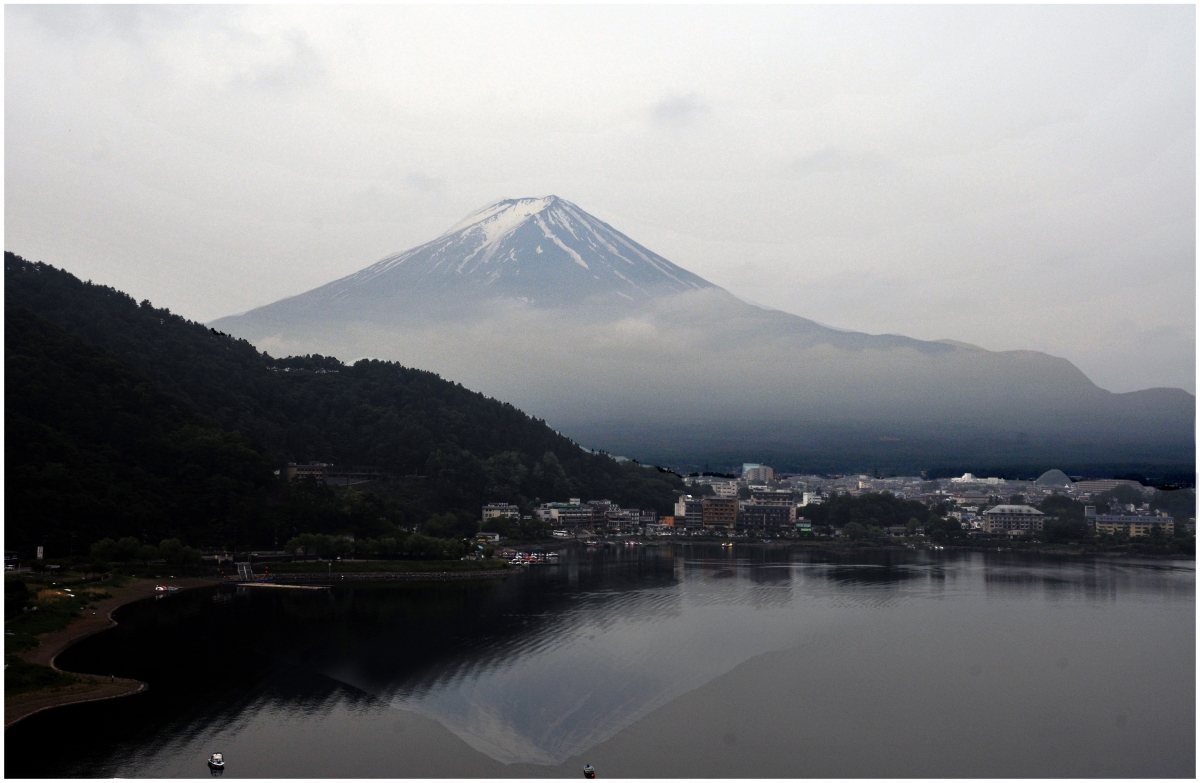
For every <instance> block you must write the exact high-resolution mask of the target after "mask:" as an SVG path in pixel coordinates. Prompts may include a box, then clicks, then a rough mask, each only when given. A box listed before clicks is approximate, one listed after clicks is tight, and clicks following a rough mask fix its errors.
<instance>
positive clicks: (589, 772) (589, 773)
mask: <svg viewBox="0 0 1200 783" xmlns="http://www.w3.org/2000/svg"><path fill="white" fill-rule="evenodd" d="M583 776H584V777H585V778H594V777H596V768H595V767H593V766H592V765H591V764H584V765H583Z"/></svg>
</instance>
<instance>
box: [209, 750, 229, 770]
mask: <svg viewBox="0 0 1200 783" xmlns="http://www.w3.org/2000/svg"><path fill="white" fill-rule="evenodd" d="M208 767H209V769H225V756H223V755H222V754H220V753H214V754H212V755H211V756H209V757H208Z"/></svg>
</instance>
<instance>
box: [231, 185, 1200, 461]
mask: <svg viewBox="0 0 1200 783" xmlns="http://www.w3.org/2000/svg"><path fill="white" fill-rule="evenodd" d="M212 325H213V326H214V327H216V328H218V329H220V330H222V331H226V332H230V333H232V334H234V335H237V336H239V337H245V338H246V339H248V340H250V341H251V342H253V343H255V344H256V345H257V346H258V347H259V348H260V349H262V350H266V351H269V352H271V353H274V354H279V355H285V354H301V353H321V354H326V355H332V356H336V357H338V358H340V359H343V360H345V361H352V360H354V359H356V358H360V357H372V358H379V359H390V360H395V361H400V362H402V363H404V364H407V365H409V366H412V367H417V368H421V369H426V370H432V371H434V372H437V373H439V374H441V375H443V376H445V377H447V378H450V379H452V380H456V381H459V382H461V383H462V384H463V385H465V386H468V387H471V388H474V389H477V390H479V391H482V392H484V393H486V394H489V395H491V396H494V397H497V398H499V399H503V400H506V401H508V402H511V403H513V404H514V405H517V406H518V407H521V408H522V409H524V410H526V411H528V412H529V413H532V414H534V415H537V416H540V417H542V418H544V419H546V420H547V421H549V422H550V423H551V424H553V425H554V426H556V427H557V428H558V429H560V430H561V431H563V432H564V433H566V434H568V435H571V436H572V437H574V438H575V439H576V440H577V441H579V442H582V443H587V444H588V445H590V446H595V447H597V448H603V449H606V450H609V451H614V452H618V453H625V454H630V455H631V456H635V457H638V458H639V459H654V460H658V461H663V462H670V463H671V464H675V465H680V466H697V465H702V464H703V463H704V462H710V463H712V464H713V465H721V464H734V463H737V462H740V461H742V459H743V458H745V459H750V458H752V457H756V458H758V461H762V460H774V461H775V462H776V463H777V464H778V465H779V466H781V467H794V468H802V467H803V468H807V469H813V470H849V469H856V470H859V469H871V468H874V469H892V470H913V469H919V468H922V467H936V466H937V464H940V463H944V464H946V465H961V464H971V465H974V466H978V467H979V468H984V467H990V466H996V467H1015V466H1029V467H1031V468H1034V467H1037V466H1042V465H1049V466H1053V465H1055V464H1057V465H1060V466H1066V465H1075V466H1084V465H1091V466H1105V465H1107V466H1112V465H1118V466H1122V467H1124V468H1126V469H1129V468H1130V467H1132V466H1142V467H1143V468H1145V467H1146V466H1149V467H1153V466H1156V465H1171V466H1176V467H1177V466H1180V465H1183V466H1188V465H1192V464H1194V441H1193V433H1194V416H1195V398H1194V397H1193V396H1192V395H1190V394H1188V393H1187V392H1185V391H1183V390H1180V389H1148V390H1145V391H1141V392H1132V393H1128V394H1114V393H1111V392H1108V391H1105V390H1103V389H1100V388H1099V387H1097V386H1096V385H1095V384H1093V383H1092V382H1091V381H1090V380H1089V379H1088V378H1087V376H1085V375H1084V374H1083V373H1082V372H1081V371H1079V369H1078V368H1076V367H1075V366H1074V365H1072V364H1071V363H1070V362H1068V361H1067V360H1065V359H1061V358H1057V357H1053V356H1049V355H1047V354H1043V353H1038V352H1034V351H1003V352H995V351H986V350H983V349H981V348H977V347H975V346H971V345H967V344H965V343H958V342H954V341H950V340H946V341H924V340H915V339H912V338H908V337H902V336H899V335H871V334H864V333H861V332H853V331H846V330H841V329H834V328H830V327H827V326H823V325H821V324H818V323H817V322H815V321H811V320H808V319H806V318H802V317H800V316H796V315H791V314H789V313H785V312H781V311H778V310H768V309H764V308H761V307H757V306H755V305H751V304H748V303H746V302H744V301H742V300H740V299H738V298H737V297H735V296H733V295H732V294H730V293H729V292H727V291H725V290H724V289H722V288H720V287H718V286H716V285H713V284H712V283H710V282H708V281H706V280H704V279H703V278H701V277H699V276H697V275H695V274H693V273H691V272H688V271H687V270H686V269H683V268H681V267H679V266H677V265H676V264H673V263H672V262H670V261H668V260H667V259H665V258H663V257H662V256H660V255H658V254H656V253H654V252H653V251H651V250H649V249H647V248H645V247H643V246H642V245H640V244H638V243H637V242H636V241H634V240H633V239H631V238H629V237H627V236H625V235H624V234H622V233H621V232H620V231H618V230H616V229H615V228H613V227H612V226H610V225H608V224H607V223H604V222H603V221H601V220H598V219H597V218H595V217H593V216H592V215H589V214H588V213H587V212H585V211H584V210H582V209H580V208H579V207H578V206H576V205H574V204H572V203H571V202H569V201H566V200H565V199H562V198H559V197H557V196H546V197H543V198H521V199H506V200H503V201H498V202H496V203H494V204H492V205H490V206H488V207H486V208H484V209H482V210H480V211H478V212H476V213H474V214H472V215H470V216H468V217H467V218H465V219H464V220H462V221H461V222H460V223H458V224H457V225H455V226H453V227H452V228H450V230H448V231H447V232H446V233H444V234H442V235H441V236H439V237H437V238H436V239H433V240H431V241H429V242H426V243H425V244H423V245H420V246H418V247H415V248H412V249H411V250H406V251H404V252H401V253H396V254H394V255H390V256H388V257H386V258H384V259H382V260H380V261H378V262H377V263H375V264H372V265H371V266H368V267H366V268H364V269H363V270H361V271H359V272H356V273H354V274H352V275H349V276H347V277H344V278H341V279H339V280H335V281H333V282H330V283H328V284H326V285H324V286H321V287H319V288H316V289H313V290H312V291H309V292H307V293H304V294H301V295H299V296H294V297H291V298H288V299H283V300H281V301H278V302H275V303H273V304H269V305H266V306H264V307H260V308H257V309H255V310H251V311H249V312H247V313H244V314H242V315H237V316H230V317H227V318H222V319H220V320H218V321H216V322H214V323H213V324H212ZM1080 469H1082V468H1080Z"/></svg>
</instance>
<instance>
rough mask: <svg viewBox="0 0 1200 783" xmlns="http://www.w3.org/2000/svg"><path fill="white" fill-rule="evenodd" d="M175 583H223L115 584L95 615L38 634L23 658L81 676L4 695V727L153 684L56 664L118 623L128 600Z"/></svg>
mask: <svg viewBox="0 0 1200 783" xmlns="http://www.w3.org/2000/svg"><path fill="white" fill-rule="evenodd" d="M160 584H167V585H174V586H175V587H178V588H180V589H181V590H188V589H193V588H197V587H209V586H211V585H214V584H219V582H218V581H216V580H213V579H206V578H203V577H187V578H179V579H141V580H138V581H136V582H133V583H131V584H128V585H125V586H124V587H118V588H115V589H114V590H113V591H112V592H113V596H112V597H111V598H105V599H103V600H102V601H100V602H98V603H97V604H96V609H95V610H94V611H93V612H92V616H90V617H89V616H83V617H79V618H76V619H75V620H74V621H72V622H71V624H70V625H68V626H67V627H66V628H63V629H62V630H60V631H51V632H50V633H45V634H41V635H39V636H38V637H37V639H38V645H37V647H34V648H33V649H31V650H26V651H25V652H23V653H20V654H19V655H20V657H21V659H22V660H24V661H27V662H29V663H36V664H41V665H42V666H49V667H50V668H51V669H54V670H55V671H58V672H62V673H63V674H69V675H72V676H74V677H77V678H79V679H80V682H77V683H75V684H73V685H68V686H65V687H63V688H61V689H58V690H53V691H32V692H29V693H19V694H16V695H14V696H5V698H4V728H6V729H7V728H8V727H9V726H12V725H14V724H16V723H18V722H20V721H22V720H24V719H25V718H28V717H29V716H30V715H35V714H37V713H39V712H44V711H45V710H49V709H53V708H54V707H64V706H66V705H68V704H83V703H86V702H90V701H103V700H105V699H118V698H121V697H122V696H133V695H134V694H138V693H142V692H144V691H145V690H147V689H148V688H149V687H150V685H149V684H148V683H144V682H142V681H140V680H133V679H129V678H126V677H112V676H111V675H110V678H109V679H108V680H105V679H104V677H103V675H98V674H89V673H87V672H73V671H67V670H65V669H60V668H58V666H57V665H56V661H57V659H58V656H59V655H61V654H62V653H63V652H64V651H65V650H67V649H68V648H69V647H71V645H73V644H75V643H76V642H78V641H80V640H82V639H86V638H88V637H89V636H93V635H95V634H98V633H100V632H101V631H106V630H108V629H109V628H112V627H114V626H116V625H117V621H116V620H114V619H113V616H112V615H113V612H115V611H116V610H117V609H120V608H121V607H122V606H125V605H126V604H131V603H134V602H135V601H141V600H144V599H146V598H152V597H153V596H154V595H155V592H154V587H155V585H160Z"/></svg>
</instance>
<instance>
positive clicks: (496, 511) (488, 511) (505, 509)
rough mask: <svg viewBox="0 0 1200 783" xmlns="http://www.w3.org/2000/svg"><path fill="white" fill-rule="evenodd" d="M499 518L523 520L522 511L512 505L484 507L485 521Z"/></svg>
mask: <svg viewBox="0 0 1200 783" xmlns="http://www.w3.org/2000/svg"><path fill="white" fill-rule="evenodd" d="M497 517H512V518H513V519H520V518H521V509H519V508H517V507H516V506H514V505H512V504H511V503H488V504H487V505H486V506H484V507H483V521H484V522H487V521H488V520H489V519H495V518H497Z"/></svg>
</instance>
